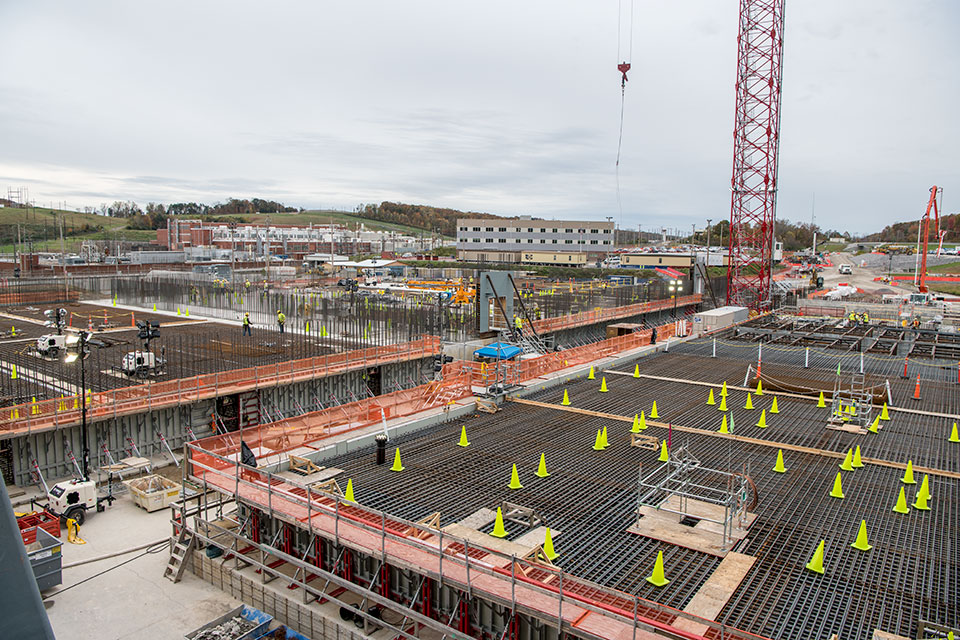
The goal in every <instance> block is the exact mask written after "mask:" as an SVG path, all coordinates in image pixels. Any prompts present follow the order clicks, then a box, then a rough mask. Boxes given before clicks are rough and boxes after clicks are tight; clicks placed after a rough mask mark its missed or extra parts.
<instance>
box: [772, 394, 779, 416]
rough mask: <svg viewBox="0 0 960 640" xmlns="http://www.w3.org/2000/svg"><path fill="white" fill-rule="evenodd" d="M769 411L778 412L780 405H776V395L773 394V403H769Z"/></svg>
mask: <svg viewBox="0 0 960 640" xmlns="http://www.w3.org/2000/svg"><path fill="white" fill-rule="evenodd" d="M770 413H780V407H778V406H777V396H773V404H772V405H770Z"/></svg>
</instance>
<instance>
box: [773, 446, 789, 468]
mask: <svg viewBox="0 0 960 640" xmlns="http://www.w3.org/2000/svg"><path fill="white" fill-rule="evenodd" d="M773 470H774V471H776V472H777V473H786V472H787V468H786V467H785V466H783V449H779V450H778V451H777V464H775V465H773Z"/></svg>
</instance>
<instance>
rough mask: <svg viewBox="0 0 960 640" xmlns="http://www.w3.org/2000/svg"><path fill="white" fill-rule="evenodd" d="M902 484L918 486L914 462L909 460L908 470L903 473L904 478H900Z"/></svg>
mask: <svg viewBox="0 0 960 640" xmlns="http://www.w3.org/2000/svg"><path fill="white" fill-rule="evenodd" d="M900 482H902V483H903V484H917V481H916V480H914V479H913V460H907V470H906V471H904V472H903V477H902V478H900Z"/></svg>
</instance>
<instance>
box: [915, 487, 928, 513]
mask: <svg viewBox="0 0 960 640" xmlns="http://www.w3.org/2000/svg"><path fill="white" fill-rule="evenodd" d="M929 498H930V497H929V496H927V495H924V493H923V490H922V489H921V490H920V491H917V497H916V500H915V501H914V503H913V508H914V509H917V510H918V511H930V506H929V505H928V504H927V500H929Z"/></svg>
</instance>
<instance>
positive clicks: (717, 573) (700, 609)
mask: <svg viewBox="0 0 960 640" xmlns="http://www.w3.org/2000/svg"><path fill="white" fill-rule="evenodd" d="M756 560H757V559H756V558H754V557H753V556H746V555H743V554H742V553H736V552H734V551H731V552H730V553H728V554H727V556H726V557H725V558H724V559H723V561H722V562H721V563H720V564H719V565H718V566H717V568H716V569H715V570H714V572H713V573H711V574H710V577H709V578H707V581H706V582H704V583H703V584H702V585H701V586H700V588H699V589H698V590H697V593H696V594H694V596H693V598H692V599H691V600H690V602H688V603H687V606H686V607H684V608H683V610H684V611H686V612H687V613H691V614H693V615H696V616H700V617H701V618H706V619H707V620H714V619H715V618H716V617H717V616H718V615H720V612H721V611H723V608H724V607H725V606H726V604H727V601H729V600H730V597H731V596H732V595H733V592H734V591H736V590H737V587H739V586H740V583H741V582H743V579H744V578H745V577H746V575H747V572H748V571H750V568H751V567H753V563H754V562H756ZM674 626H675V627H677V628H678V629H682V630H684V631H689V632H690V633H695V634H697V635H703V634H704V633H705V632H706V630H707V629H708V628H709V627H707V625H705V624H702V623H699V622H695V621H693V620H687V619H684V618H678V619H677V621H676V622H675V623H674Z"/></svg>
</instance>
